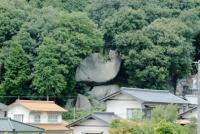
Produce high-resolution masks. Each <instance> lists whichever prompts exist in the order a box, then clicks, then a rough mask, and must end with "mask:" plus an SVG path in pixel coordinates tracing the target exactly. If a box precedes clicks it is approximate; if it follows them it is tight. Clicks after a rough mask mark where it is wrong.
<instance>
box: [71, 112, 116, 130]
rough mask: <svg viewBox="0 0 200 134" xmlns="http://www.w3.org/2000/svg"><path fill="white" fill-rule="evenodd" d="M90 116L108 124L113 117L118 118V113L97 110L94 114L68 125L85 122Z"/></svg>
mask: <svg viewBox="0 0 200 134" xmlns="http://www.w3.org/2000/svg"><path fill="white" fill-rule="evenodd" d="M89 118H94V119H96V120H99V121H103V122H104V123H106V124H110V123H111V121H112V119H113V118H118V116H117V115H115V114H114V113H113V112H95V113H92V114H89V115H87V116H85V117H83V118H81V119H79V120H77V121H74V122H72V123H71V124H69V125H67V127H73V126H75V125H77V124H79V123H81V122H84V121H85V120H87V119H89Z"/></svg>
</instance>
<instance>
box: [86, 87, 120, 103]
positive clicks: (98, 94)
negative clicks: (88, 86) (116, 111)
mask: <svg viewBox="0 0 200 134" xmlns="http://www.w3.org/2000/svg"><path fill="white" fill-rule="evenodd" d="M117 91H119V86H118V85H104V86H95V87H93V88H92V90H91V91H90V93H89V94H90V95H91V96H92V97H94V98H96V99H97V100H99V99H101V98H103V97H105V96H108V95H110V94H112V93H115V92H117Z"/></svg>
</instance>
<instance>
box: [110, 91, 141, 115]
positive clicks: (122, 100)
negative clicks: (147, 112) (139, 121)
mask: <svg viewBox="0 0 200 134" xmlns="http://www.w3.org/2000/svg"><path fill="white" fill-rule="evenodd" d="M128 108H140V109H142V105H141V102H139V101H137V100H135V99H133V98H132V97H130V96H128V95H124V94H120V95H117V96H115V97H113V98H111V100H107V101H106V112H114V113H115V114H116V115H117V116H119V117H121V118H124V119H126V118H127V109H128Z"/></svg>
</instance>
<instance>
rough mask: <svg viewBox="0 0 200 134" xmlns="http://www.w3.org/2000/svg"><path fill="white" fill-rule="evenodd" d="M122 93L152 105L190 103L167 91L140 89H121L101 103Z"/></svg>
mask: <svg viewBox="0 0 200 134" xmlns="http://www.w3.org/2000/svg"><path fill="white" fill-rule="evenodd" d="M120 93H122V94H126V95H129V96H131V97H133V98H134V99H137V100H140V101H142V102H150V103H172V104H187V103H189V102H188V101H186V100H184V99H182V98H180V97H178V96H176V95H174V94H172V93H170V92H169V91H166V90H152V89H140V88H127V87H122V88H120V91H119V92H116V93H114V94H112V95H110V96H106V97H105V98H103V99H101V101H105V100H107V99H111V98H112V97H114V96H116V95H119V94H120Z"/></svg>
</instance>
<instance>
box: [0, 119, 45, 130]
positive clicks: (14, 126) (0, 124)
mask: <svg viewBox="0 0 200 134" xmlns="http://www.w3.org/2000/svg"><path fill="white" fill-rule="evenodd" d="M13 131H15V132H43V131H44V129H42V128H38V127H35V126H32V125H28V124H25V123H22V122H18V121H15V120H11V119H9V118H0V132H13Z"/></svg>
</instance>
